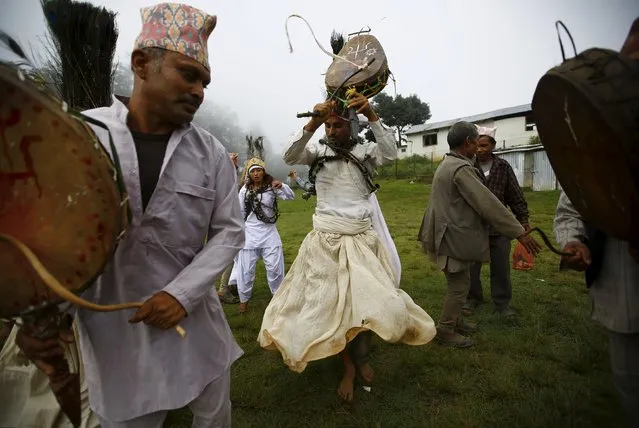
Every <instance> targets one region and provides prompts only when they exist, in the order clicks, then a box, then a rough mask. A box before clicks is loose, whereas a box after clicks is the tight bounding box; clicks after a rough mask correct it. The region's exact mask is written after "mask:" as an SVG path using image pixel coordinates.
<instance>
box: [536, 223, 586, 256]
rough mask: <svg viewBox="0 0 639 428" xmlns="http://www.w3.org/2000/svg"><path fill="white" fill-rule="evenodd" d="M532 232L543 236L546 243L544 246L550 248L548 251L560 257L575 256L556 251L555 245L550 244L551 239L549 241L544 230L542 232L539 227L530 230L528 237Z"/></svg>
mask: <svg viewBox="0 0 639 428" xmlns="http://www.w3.org/2000/svg"><path fill="white" fill-rule="evenodd" d="M531 232H537V233H539V235H540V236H541V239H542V240H543V241H544V244H546V247H548V249H549V250H550V251H552V252H553V253H555V254H557V255H559V256H568V257H570V256H574V254H573V253H566V252H564V251H559V250H558V249H556V248H555V247H554V246H553V245H552V242H550V239H548V237H547V236H546V234H545V233H544V231H543V230H541V229H540V228H538V227H533V228H532V229H530V230H529V231H527V232H526V235H530V233H531Z"/></svg>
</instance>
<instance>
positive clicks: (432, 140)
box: [422, 132, 437, 147]
mask: <svg viewBox="0 0 639 428" xmlns="http://www.w3.org/2000/svg"><path fill="white" fill-rule="evenodd" d="M436 145H437V133H436V132H432V133H430V134H426V135H422V146H423V147H428V146H436Z"/></svg>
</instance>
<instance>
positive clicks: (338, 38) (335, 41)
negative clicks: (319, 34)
mask: <svg viewBox="0 0 639 428" xmlns="http://www.w3.org/2000/svg"><path fill="white" fill-rule="evenodd" d="M331 47H332V48H333V53H334V54H335V55H337V54H338V53H339V51H341V50H342V48H343V47H344V35H342V34H340V33H338V32H337V31H335V30H333V32H332V33H331Z"/></svg>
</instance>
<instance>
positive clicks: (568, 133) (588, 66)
mask: <svg viewBox="0 0 639 428" xmlns="http://www.w3.org/2000/svg"><path fill="white" fill-rule="evenodd" d="M610 55H617V54H616V53H615V52H613V51H606V50H602V49H592V50H590V51H586V52H584V53H582V54H581V55H580V56H578V57H576V58H573V59H571V60H568V61H566V62H564V63H563V64H562V65H561V66H559V67H555V68H553V69H551V70H550V71H549V72H548V73H546V74H545V75H544V76H543V77H542V78H541V79H540V81H539V82H538V85H537V88H536V90H535V94H534V97H533V102H532V109H533V114H534V116H535V120H536V123H537V130H538V132H539V137H540V139H541V142H542V144H543V145H544V148H545V149H546V152H547V154H548V159H549V161H550V164H551V165H552V168H553V170H554V171H555V174H556V176H557V178H558V180H559V182H560V183H561V186H562V188H563V190H564V191H565V193H566V195H567V196H568V197H569V198H570V200H571V202H572V203H573V205H574V206H575V208H576V209H577V210H578V211H579V212H580V213H581V214H582V216H583V217H584V218H585V219H586V222H587V223H588V226H590V227H594V228H596V229H599V230H602V231H603V232H605V233H606V234H608V235H610V236H614V237H616V238H619V239H622V240H626V241H634V240H635V239H636V235H637V232H636V231H635V229H636V227H635V228H633V224H634V225H637V224H638V221H639V211H637V209H638V208H639V187H638V184H639V179H638V177H639V158H638V156H637V155H638V154H639V140H638V139H637V138H636V137H637V134H636V132H637V130H638V129H639V128H638V125H639V116H637V112H639V82H637V81H636V77H635V78H634V79H635V81H634V88H635V89H634V94H633V93H632V91H631V90H630V89H631V80H629V79H628V76H626V81H625V82H624V81H623V80H624V76H623V74H624V73H625V72H624V69H623V67H624V64H623V61H622V62H620V63H617V62H616V61H614V58H612V57H610ZM606 56H608V57H609V58H606ZM611 58H612V59H613V60H612V61H607V60H608V59H611ZM601 60H603V61H601ZM628 64H629V63H626V64H625V65H628ZM630 65H631V66H632V64H630ZM611 67H612V68H611ZM637 75H638V74H637V73H636V71H635V76H637ZM615 76H617V77H615ZM623 88H625V90H624V89H623ZM620 89H621V91H620ZM633 110H634V112H633ZM633 127H634V130H633Z"/></svg>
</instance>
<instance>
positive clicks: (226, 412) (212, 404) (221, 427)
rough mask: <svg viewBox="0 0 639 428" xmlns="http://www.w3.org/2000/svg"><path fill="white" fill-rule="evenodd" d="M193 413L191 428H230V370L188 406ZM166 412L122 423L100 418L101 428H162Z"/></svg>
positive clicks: (208, 386) (150, 414)
mask: <svg viewBox="0 0 639 428" xmlns="http://www.w3.org/2000/svg"><path fill="white" fill-rule="evenodd" d="M188 408H189V409H190V410H191V413H193V423H192V424H191V428H231V370H230V369H229V370H228V371H227V372H226V373H225V374H223V375H222V376H220V377H219V378H217V379H216V380H214V381H213V382H211V383H209V384H208V385H207V386H206V388H204V391H202V393H201V394H200V395H199V396H198V397H197V398H196V399H195V400H193V401H191V402H190V403H189V404H188ZM168 413H169V412H168V410H163V411H160V412H155V413H149V414H148V415H143V416H140V417H138V418H135V419H130V420H128V421H123V422H111V421H107V420H104V419H103V418H100V424H101V427H102V428H162V426H163V425H164V420H165V419H166V416H167V415H168Z"/></svg>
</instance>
